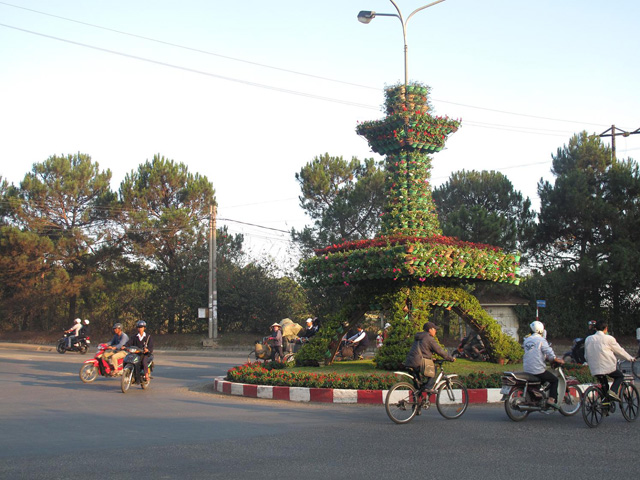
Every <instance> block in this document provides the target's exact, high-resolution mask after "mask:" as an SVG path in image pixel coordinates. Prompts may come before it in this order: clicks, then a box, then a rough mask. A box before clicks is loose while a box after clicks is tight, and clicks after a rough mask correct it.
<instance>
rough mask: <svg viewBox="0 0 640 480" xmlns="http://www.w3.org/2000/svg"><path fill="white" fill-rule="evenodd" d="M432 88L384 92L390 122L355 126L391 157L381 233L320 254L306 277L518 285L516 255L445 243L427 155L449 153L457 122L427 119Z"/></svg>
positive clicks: (306, 265)
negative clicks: (448, 144) (446, 150)
mask: <svg viewBox="0 0 640 480" xmlns="http://www.w3.org/2000/svg"><path fill="white" fill-rule="evenodd" d="M428 93H429V90H428V87H426V86H422V85H415V84H414V85H409V86H407V87H406V89H405V86H404V85H399V86H394V87H390V88H387V89H386V90H385V107H386V113H387V116H386V117H385V118H384V119H382V120H374V121H369V122H365V123H362V124H360V125H358V127H357V129H356V131H357V133H358V134H359V135H362V136H364V137H365V138H366V139H367V140H368V142H369V145H370V146H371V149H372V150H373V151H374V152H376V153H379V154H384V155H386V172H387V178H386V203H385V207H384V211H383V218H382V226H381V232H380V235H379V236H377V237H376V238H374V239H371V240H361V241H357V242H345V243H342V244H339V245H332V246H329V247H327V248H323V249H319V250H316V256H315V257H313V258H311V259H308V260H305V261H303V262H302V263H301V273H302V274H303V275H304V276H305V277H306V279H307V280H308V281H309V282H310V283H312V284H316V285H334V284H351V283H357V282H361V281H366V280H376V279H395V280H397V279H410V280H417V281H420V282H425V281H426V280H427V279H431V280H436V279H444V278H455V279H469V280H489V281H494V282H509V283H516V284H517V283H518V282H519V280H518V273H519V260H520V257H519V256H518V255H513V254H509V253H505V252H504V251H502V250H501V249H500V248H498V247H493V246H491V245H485V244H478V243H471V242H462V241H460V240H458V239H456V238H451V237H444V236H442V232H441V230H440V224H439V222H438V216H437V213H436V208H435V205H434V203H433V198H432V196H431V185H430V183H429V179H430V176H431V172H430V170H431V159H430V158H429V157H428V154H429V153H433V152H437V151H440V150H442V148H444V145H445V142H446V140H447V137H448V136H449V135H450V134H452V133H454V132H455V131H456V130H457V129H458V127H459V126H460V121H459V120H452V119H449V118H448V117H434V116H432V115H430V114H429V113H428V110H429V104H428V99H427V97H428Z"/></svg>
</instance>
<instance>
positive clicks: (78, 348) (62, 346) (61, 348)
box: [56, 333, 91, 354]
mask: <svg viewBox="0 0 640 480" xmlns="http://www.w3.org/2000/svg"><path fill="white" fill-rule="evenodd" d="M70 336H71V334H70V333H65V334H64V337H62V338H61V339H60V340H58V344H57V345H56V350H57V351H58V353H66V352H80V353H82V354H85V353H87V350H89V344H90V343H91V341H90V340H89V337H80V338H77V339H76V340H75V341H74V342H73V344H72V345H71V346H70V347H68V346H67V338H69V337H70Z"/></svg>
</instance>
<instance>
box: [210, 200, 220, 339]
mask: <svg viewBox="0 0 640 480" xmlns="http://www.w3.org/2000/svg"><path fill="white" fill-rule="evenodd" d="M216 210H217V206H216V205H213V204H212V205H210V206H209V338H218V266H217V256H216V250H217V246H216V213H217V212H216Z"/></svg>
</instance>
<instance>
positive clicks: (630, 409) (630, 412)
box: [620, 382, 640, 422]
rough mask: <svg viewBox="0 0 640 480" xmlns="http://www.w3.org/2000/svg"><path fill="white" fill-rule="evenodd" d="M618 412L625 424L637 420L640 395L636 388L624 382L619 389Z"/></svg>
mask: <svg viewBox="0 0 640 480" xmlns="http://www.w3.org/2000/svg"><path fill="white" fill-rule="evenodd" d="M620 400H621V402H620V411H621V412H622V416H623V417H624V419H625V420H626V421H627V422H633V421H635V419H636V418H638V408H639V404H640V395H638V387H636V386H635V385H631V384H630V383H627V382H624V383H623V384H622V388H621V389H620Z"/></svg>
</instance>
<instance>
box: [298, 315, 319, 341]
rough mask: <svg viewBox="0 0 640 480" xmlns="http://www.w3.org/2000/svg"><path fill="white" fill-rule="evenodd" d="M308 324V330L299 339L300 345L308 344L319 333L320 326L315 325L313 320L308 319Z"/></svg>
mask: <svg viewBox="0 0 640 480" xmlns="http://www.w3.org/2000/svg"><path fill="white" fill-rule="evenodd" d="M306 323H307V328H306V329H305V331H304V333H303V334H302V335H301V336H300V338H299V340H300V343H305V342H308V341H309V340H311V337H313V336H314V335H315V334H316V333H318V325H316V324H315V323H314V321H313V318H311V317H309V318H307V322H306Z"/></svg>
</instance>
